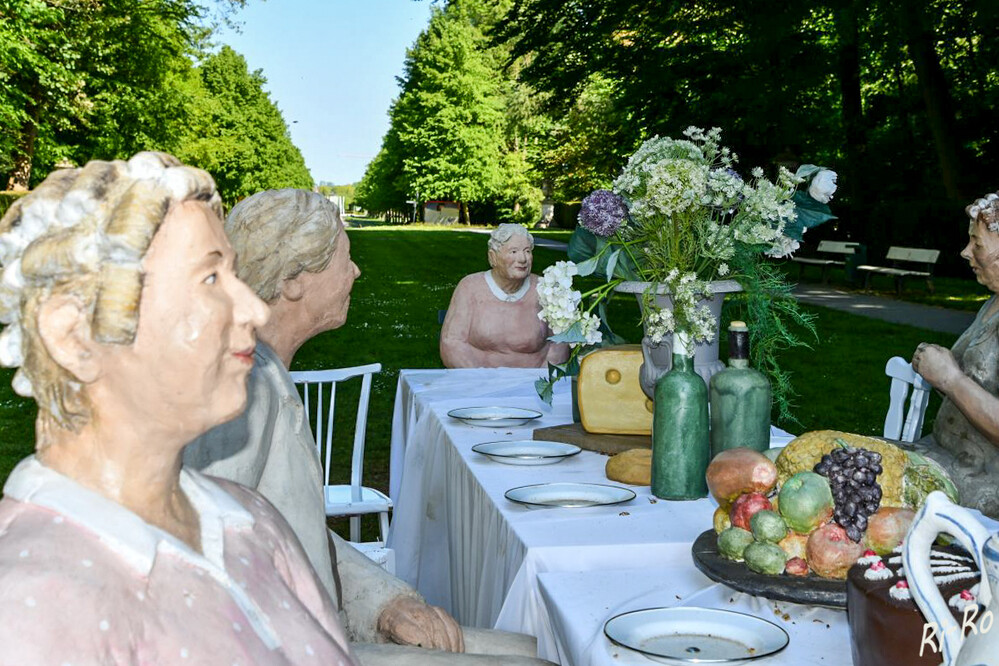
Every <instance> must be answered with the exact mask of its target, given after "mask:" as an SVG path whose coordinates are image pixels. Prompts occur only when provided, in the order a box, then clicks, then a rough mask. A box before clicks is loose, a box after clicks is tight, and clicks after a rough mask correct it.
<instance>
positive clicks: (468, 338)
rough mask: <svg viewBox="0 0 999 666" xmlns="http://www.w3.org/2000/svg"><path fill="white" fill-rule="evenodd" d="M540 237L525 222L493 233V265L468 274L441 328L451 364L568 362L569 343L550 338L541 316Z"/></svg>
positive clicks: (443, 350)
mask: <svg viewBox="0 0 999 666" xmlns="http://www.w3.org/2000/svg"><path fill="white" fill-rule="evenodd" d="M533 261H534V239H533V238H532V237H531V234H529V233H528V232H527V229H525V228H524V227H523V226H521V225H519V224H501V225H499V227H497V228H496V230H495V231H493V233H492V234H491V236H490V239H489V265H490V266H491V267H492V268H491V269H490V270H488V271H485V272H483V273H473V274H471V275H467V276H465V277H464V278H462V280H461V282H459V283H458V286H457V287H455V290H454V294H453V295H452V296H451V305H450V306H448V310H447V316H446V317H445V319H444V326H443V328H442V329H441V342H440V353H441V361H443V363H444V366H445V367H448V368H496V367H514V368H541V367H545V366H547V364H548V363H563V362H565V360H566V359H567V358H568V357H569V347H568V345H566V344H561V343H553V342H551V341H550V340H548V338H549V336H551V334H552V333H551V330H550V329H549V328H548V325H547V324H546V323H545V322H544V321H542V320H541V319H539V318H538V313H539V312H541V305H540V304H539V303H538V288H537V287H538V277H537V276H536V275H532V274H531V267H532V264H533Z"/></svg>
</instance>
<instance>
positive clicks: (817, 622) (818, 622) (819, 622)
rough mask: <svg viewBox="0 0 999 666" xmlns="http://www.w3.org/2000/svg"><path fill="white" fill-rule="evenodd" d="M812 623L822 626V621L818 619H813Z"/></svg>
mask: <svg viewBox="0 0 999 666" xmlns="http://www.w3.org/2000/svg"><path fill="white" fill-rule="evenodd" d="M812 622H814V623H815V624H822V622H823V621H822V620H820V619H819V618H815V619H814V620H812Z"/></svg>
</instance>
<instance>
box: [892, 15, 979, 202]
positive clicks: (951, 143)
mask: <svg viewBox="0 0 999 666" xmlns="http://www.w3.org/2000/svg"><path fill="white" fill-rule="evenodd" d="M896 6H897V7H898V10H899V11H898V12H897V14H898V18H899V25H900V26H901V28H902V32H903V35H904V38H905V44H906V48H907V50H908V52H909V57H910V58H912V64H913V66H914V67H915V70H916V81H917V85H918V86H919V92H920V94H921V95H922V97H923V104H924V105H925V106H926V121H927V123H928V124H929V127H930V133H931V135H932V136H933V145H934V148H935V149H936V153H937V161H938V162H939V164H940V176H941V180H942V181H943V186H944V190H945V191H946V193H947V198H949V199H952V200H955V201H959V202H960V201H964V199H965V197H964V196H963V194H962V192H961V169H960V159H959V156H958V155H959V152H960V150H959V147H958V142H957V139H956V137H955V135H954V127H955V126H956V122H957V121H956V117H955V114H954V107H953V104H952V103H951V99H950V86H949V85H948V83H947V79H946V77H945V76H944V72H943V68H942V67H941V66H940V56H939V55H938V54H937V52H936V48H935V47H934V44H933V40H934V37H933V32H932V31H931V30H930V29H929V28H927V27H926V17H925V12H924V10H923V3H922V2H921V0H902V2H899V3H897V5H896Z"/></svg>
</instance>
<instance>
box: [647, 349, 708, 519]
mask: <svg viewBox="0 0 999 666" xmlns="http://www.w3.org/2000/svg"><path fill="white" fill-rule="evenodd" d="M687 349H688V343H687V339H686V336H685V335H682V334H675V335H674V336H673V367H672V368H671V369H670V371H669V372H667V373H666V374H664V375H663V376H662V377H660V378H659V379H658V381H656V397H655V408H654V411H653V415H652V494H653V495H655V496H656V497H659V498H661V499H669V500H693V499H699V498H701V497H706V496H707V494H708V485H707V482H706V481H705V479H704V474H705V472H706V471H707V469H708V462H709V459H710V455H711V442H710V439H709V437H708V387H707V386H706V385H705V384H704V380H703V379H701V377H700V375H698V374H697V373H695V372H694V359H693V357H692V356H688V355H687Z"/></svg>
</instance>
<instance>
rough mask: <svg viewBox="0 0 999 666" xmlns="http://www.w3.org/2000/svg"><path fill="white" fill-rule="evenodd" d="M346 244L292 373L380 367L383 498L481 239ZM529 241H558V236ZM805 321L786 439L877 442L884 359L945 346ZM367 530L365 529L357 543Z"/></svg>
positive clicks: (633, 329)
mask: <svg viewBox="0 0 999 666" xmlns="http://www.w3.org/2000/svg"><path fill="white" fill-rule="evenodd" d="M349 234H350V239H351V247H352V254H353V257H354V260H355V261H356V263H357V264H358V266H360V268H361V271H362V274H361V277H360V278H359V279H358V280H357V282H356V284H355V286H354V291H353V295H352V304H351V309H350V315H349V317H348V319H347V323H346V324H345V325H344V326H343V327H342V328H341V329H338V330H336V331H329V332H327V333H324V334H322V335H320V336H318V337H316V338H314V339H313V340H311V341H310V342H309V343H307V344H306V345H305V346H304V347H303V348H302V349H301V350H300V351H299V353H298V355H297V356H296V357H295V362H294V365H293V369H296V370H307V369H319V368H333V367H343V366H351V365H362V364H366V363H372V362H380V363H381V364H382V366H383V370H382V372H381V373H380V374H379V375H378V376H376V377H375V379H374V382H373V388H372V396H371V405H370V410H369V419H368V436H367V453H366V462H365V483H366V484H368V485H372V486H375V487H378V488H382V489H387V487H388V466H389V444H390V441H391V429H392V409H393V401H394V399H395V391H396V383H397V380H398V375H399V370H400V369H402V368H438V367H441V364H440V357H439V354H438V336H439V331H440V326H439V325H438V321H437V312H438V310H441V309H445V308H447V307H448V303H449V301H450V297H451V292H452V291H453V289H454V287H455V285H456V284H457V283H458V280H460V279H461V278H462V277H463V276H464V275H466V274H468V273H471V272H475V271H480V270H484V269H485V267H486V266H487V263H486V237H485V236H484V235H483V234H482V233H475V232H473V231H465V230H462V229H461V228H460V227H458V228H455V227H451V228H450V229H447V230H445V229H434V228H427V227H421V226H402V227H393V226H388V225H384V224H378V223H377V221H375V222H372V223H367V221H361V222H360V223H358V224H355V225H354V226H353V227H352V228H351V229H350V231H349ZM539 235H543V236H545V237H551V238H558V239H559V240H563V239H566V240H567V238H568V232H566V231H561V230H555V231H547V230H546V231H543V232H542V233H541V234H539ZM564 258H565V254H564V253H562V252H558V251H555V250H548V249H545V248H540V247H539V248H537V249H536V250H535V261H534V270H535V272H537V273H540V272H541V271H542V270H543V269H544V268H545V267H546V266H548V265H550V264H552V263H554V262H555V261H557V260H559V259H564ZM941 282H942V281H941ZM941 286H942V285H941ZM807 310H808V311H810V312H813V313H814V314H815V315H816V317H817V322H816V323H817V326H818V331H819V339H818V340H817V341H815V344H814V346H813V347H812V348H811V349H793V350H788V351H786V352H785V353H784V354H783V355H782V357H781V359H782V363H783V364H784V366H785V367H786V368H787V369H788V370H790V371H792V372H793V373H794V384H795V387H796V388H797V390H798V393H799V396H798V398H797V401H796V402H797V405H798V407H797V409H796V410H795V414H796V416H797V418H798V420H799V421H800V423H778V425H780V426H781V427H783V428H785V429H786V430H789V431H791V432H794V433H800V432H804V431H806V430H815V429H825V428H831V429H838V430H846V431H849V432H857V433H862V434H880V433H881V431H882V427H883V422H884V416H885V412H886V410H887V406H888V379H887V378H886V377H885V375H884V366H885V362H886V361H887V360H888V358H890V357H891V356H903V357H905V358H909V357H910V356H911V355H912V352H913V350H914V349H915V347H916V345H917V344H919V343H920V342H923V341H928V342H934V343H937V344H941V345H945V346H950V345H952V344H953V343H954V341H955V339H956V338H955V336H952V335H947V334H942V333H932V332H929V331H925V330H922V329H917V328H912V327H908V326H900V325H896V324H889V323H885V322H880V321H877V320H872V319H867V318H864V317H859V316H856V315H851V314H847V313H843V312H838V311H833V310H829V309H826V308H819V307H808V308H807ZM637 313H638V307H637V303H636V301H635V299H634V298H633V297H631V296H627V297H626V296H623V295H621V296H618V297H616V298H615V299H614V300H613V302H612V304H611V307H610V316H611V320H612V324H613V325H614V328H615V331H616V332H618V333H619V334H621V335H624V336H625V337H626V338H628V339H629V340H632V341H637V340H638V327H637ZM723 353H724V341H723ZM540 374H541V373H540V371H539V376H540ZM12 376H13V371H11V370H3V371H0V479H6V477H7V475H8V474H9V472H10V470H11V469H12V467H13V465H14V464H16V462H17V461H18V460H20V459H21V458H23V457H24V456H26V455H29V454H30V453H31V452H32V449H33V440H34V435H33V430H34V425H33V424H34V414H35V407H34V403H33V402H32V401H30V400H26V399H23V398H20V397H18V396H16V395H14V394H13V392H12V391H11V389H10V380H11V377H12ZM356 391H357V388H356V387H355V388H353V389H347V390H344V391H341V392H339V393H338V398H339V399H341V400H342V402H339V401H338V410H339V409H341V408H342V409H343V410H344V412H345V413H344V414H343V418H344V419H347V423H352V419H353V413H352V412H353V410H356V403H357V399H356V395H357V393H356ZM938 405H939V398H937V397H936V396H934V398H933V399H932V401H931V403H930V410H929V412H928V419H927V425H926V428H925V432H928V431H929V429H930V428H931V427H932V418H933V414H935V413H936V409H937V406H938ZM339 416H340V414H339V413H338V417H339ZM349 436H350V432H349V431H346V430H345V431H344V432H342V433H340V434H338V436H337V437H336V438H335V439H336V440H337V442H338V444H337V446H339V447H341V448H342V449H343V450H341V451H338V452H337V453H335V454H334V455H335V456H336V459H338V460H344V461H346V460H347V459H348V458H349V454H348V453H347V451H346V447H347V446H348V444H347V439H348V438H349ZM347 467H348V466H347V465H341V466H340V467H339V469H338V477H339V478H338V479H336V480H337V481H343V480H345V479H346V477H347V474H349V470H348V469H347ZM373 524H374V523H373V522H372V523H371V525H366V528H365V532H366V533H367V532H368V531H369V530H370V529H371V528H372V527H373ZM338 527H339V525H338Z"/></svg>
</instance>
